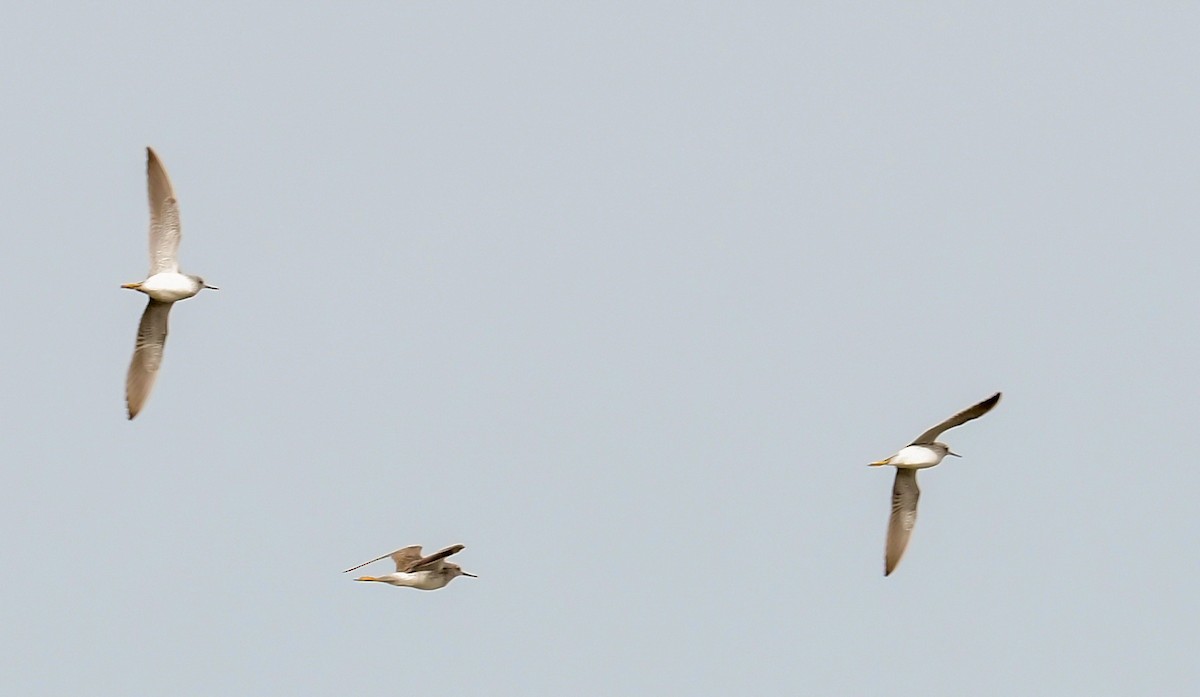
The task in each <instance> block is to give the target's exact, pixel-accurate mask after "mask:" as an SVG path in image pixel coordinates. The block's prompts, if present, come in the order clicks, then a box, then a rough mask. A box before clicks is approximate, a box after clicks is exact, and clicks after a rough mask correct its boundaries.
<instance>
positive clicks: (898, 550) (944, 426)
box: [871, 392, 1000, 576]
mask: <svg viewBox="0 0 1200 697" xmlns="http://www.w3.org/2000/svg"><path fill="white" fill-rule="evenodd" d="M999 401H1000V393H999V392H997V393H996V394H994V395H992V396H991V397H988V398H987V399H985V400H983V401H982V402H980V403H978V404H975V405H973V406H970V407H968V408H966V409H963V410H962V411H960V412H958V413H957V414H955V415H954V416H951V417H950V418H948V419H946V420H945V421H943V422H941V423H940V424H938V425H937V426H934V427H933V428H931V429H929V430H928V431H925V432H924V433H922V434H921V435H919V436H917V437H916V439H915V440H914V441H913V442H912V443H911V444H909V445H908V446H907V447H905V448H902V449H901V450H900V451H899V452H897V453H896V454H895V455H892V456H891V457H888V458H886V459H884V460H879V461H877V462H872V463H871V464H872V465H873V466H879V465H892V466H893V467H895V468H896V481H895V482H894V483H893V484H892V513H891V516H890V517H889V518H888V532H887V545H886V548H885V550H884V561H883V575H884V576H889V575H891V573H892V572H893V571H895V570H896V566H897V565H898V564H899V563H900V558H901V557H903V556H904V550H905V549H907V547H908V540H909V538H910V537H911V536H912V530H913V526H915V525H916V524H917V500H918V499H919V498H920V497H921V489H920V488H919V487H918V486H917V470H919V469H925V468H927V467H934V466H935V465H937V464H938V463H940V462H941V461H942V459H943V458H945V457H946V456H947V455H954V456H955V457H958V453H955V452H952V451H951V450H950V446H948V445H946V444H945V443H941V442H938V440H937V437H938V436H940V435H941V434H942V433H944V432H946V431H948V430H950V429H952V428H954V427H955V426H961V425H963V424H965V423H966V422H968V421H971V420H972V419H977V418H979V417H981V416H983V415H984V414H986V413H988V412H989V411H991V410H992V407H994V406H996V404H997V403H998V402H999Z"/></svg>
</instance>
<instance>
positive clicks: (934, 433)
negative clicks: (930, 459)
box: [910, 392, 1000, 445]
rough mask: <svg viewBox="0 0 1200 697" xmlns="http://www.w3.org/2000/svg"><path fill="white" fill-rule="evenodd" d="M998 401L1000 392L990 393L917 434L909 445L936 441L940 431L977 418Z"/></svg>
mask: <svg viewBox="0 0 1200 697" xmlns="http://www.w3.org/2000/svg"><path fill="white" fill-rule="evenodd" d="M999 401H1000V393H999V392H997V393H996V394H994V395H992V396H991V397H988V398H987V399H985V400H983V401H982V402H980V403H979V404H976V405H975V406H973V407H967V408H966V409H963V410H962V411H960V412H958V413H957V414H955V415H954V416H951V417H950V418H948V419H946V420H945V421H943V422H941V423H940V424H938V425H937V426H934V427H933V428H931V429H929V430H928V431H926V432H924V433H922V434H921V435H919V436H917V439H916V440H914V441H913V442H912V443H910V445H923V444H925V443H932V442H934V441H936V440H937V437H938V436H940V435H942V433H944V432H945V431H949V430H950V429H952V428H954V427H955V426H961V425H963V424H965V423H966V422H968V421H970V420H971V419H978V418H979V417H981V416H983V415H984V414H986V413H988V412H989V411H991V410H992V407H994V406H996V403H997V402H999Z"/></svg>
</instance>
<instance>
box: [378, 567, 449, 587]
mask: <svg viewBox="0 0 1200 697" xmlns="http://www.w3.org/2000/svg"><path fill="white" fill-rule="evenodd" d="M387 578H388V579H389V580H388V583H391V584H392V585H394V586H407V587H409V588H416V589H418V590H423V591H435V590H437V589H439V588H441V587H443V586H445V585H446V581H447V579H448V578H449V577H448V576H446V575H445V574H437V573H433V572H432V571H417V572H414V573H403V572H400V571H397V572H396V573H394V574H388V575H387Z"/></svg>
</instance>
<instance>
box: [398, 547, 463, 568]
mask: <svg viewBox="0 0 1200 697" xmlns="http://www.w3.org/2000/svg"><path fill="white" fill-rule="evenodd" d="M463 549H464V547H463V546H462V545H451V546H449V547H447V548H445V549H443V550H442V551H440V552H434V553H433V554H430V555H429V556H427V557H423V558H420V559H417V560H415V561H413V562H410V563H409V565H408V568H405V569H397V571H426V570H429V571H437V570H439V569H441V568H442V560H443V559H445V558H446V557H448V556H450V555H451V554H458V553H459V552H461V551H463Z"/></svg>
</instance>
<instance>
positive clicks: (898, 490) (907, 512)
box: [883, 467, 921, 576]
mask: <svg viewBox="0 0 1200 697" xmlns="http://www.w3.org/2000/svg"><path fill="white" fill-rule="evenodd" d="M920 496H921V490H920V489H919V488H918V487H917V471H916V470H915V469H907V468H904V467H897V468H896V483H895V484H893V485H892V516H891V518H889V519H888V533H887V551H886V552H885V555H884V566H883V575H884V576H888V575H890V574H891V573H892V572H893V571H895V570H896V565H897V564H899V563H900V558H901V557H903V556H904V550H905V548H907V547H908V538H909V537H910V536H912V530H913V526H915V525H916V524H917V499H918V498H920Z"/></svg>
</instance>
